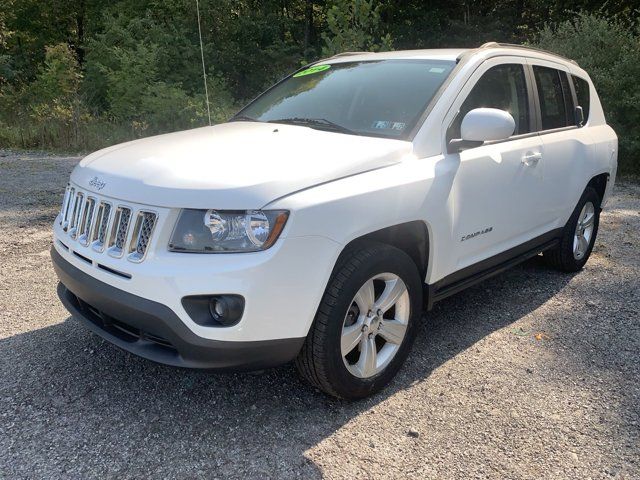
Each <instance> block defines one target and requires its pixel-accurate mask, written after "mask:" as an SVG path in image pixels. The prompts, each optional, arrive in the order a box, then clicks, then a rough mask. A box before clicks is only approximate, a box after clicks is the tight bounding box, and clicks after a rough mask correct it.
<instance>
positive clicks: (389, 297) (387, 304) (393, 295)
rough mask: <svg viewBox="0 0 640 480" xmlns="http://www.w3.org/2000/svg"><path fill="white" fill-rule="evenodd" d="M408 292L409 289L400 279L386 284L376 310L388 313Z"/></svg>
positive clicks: (376, 304)
mask: <svg viewBox="0 0 640 480" xmlns="http://www.w3.org/2000/svg"><path fill="white" fill-rule="evenodd" d="M406 291H407V287H406V286H405V285H404V282H403V281H402V280H400V278H394V279H393V280H388V281H387V282H385V286H384V290H383V292H382V293H381V294H380V298H378V300H377V301H376V303H375V309H376V310H377V309H380V310H382V311H383V312H386V311H387V310H389V309H390V308H391V307H393V306H394V305H395V304H396V302H397V301H398V299H399V298H400V297H401V296H402V294H403V293H404V292H406Z"/></svg>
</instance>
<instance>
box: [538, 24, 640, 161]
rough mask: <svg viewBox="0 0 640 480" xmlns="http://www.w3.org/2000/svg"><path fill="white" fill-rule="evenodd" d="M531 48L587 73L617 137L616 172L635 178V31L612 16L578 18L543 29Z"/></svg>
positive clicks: (638, 62) (639, 37)
mask: <svg viewBox="0 0 640 480" xmlns="http://www.w3.org/2000/svg"><path fill="white" fill-rule="evenodd" d="M537 45H538V46H540V47H541V48H544V49H547V50H551V51H554V52H557V53H560V54H562V55H565V56H567V57H569V58H572V59H574V60H576V61H577V62H578V64H579V65H580V66H581V67H582V68H583V69H585V70H586V71H587V72H588V73H589V76H590V77H591V79H592V80H593V83H594V85H595V87H596V90H597V91H598V94H599V96H600V100H601V102H602V106H603V108H604V111H605V115H606V117H607V122H608V123H609V124H610V125H611V126H612V127H613V128H614V129H615V130H616V132H617V134H618V137H619V146H620V153H619V165H620V171H621V172H623V173H625V172H626V173H634V174H640V83H639V82H638V79H640V32H639V31H638V30H637V29H635V30H634V29H632V28H629V27H628V26H626V25H625V24H624V23H622V21H621V20H620V19H618V18H615V17H614V18H609V19H607V18H605V17H603V16H602V15H601V14H587V13H581V14H579V15H577V16H576V18H575V19H574V20H570V21H565V22H562V23H560V24H558V25H555V26H550V25H547V26H545V27H544V28H543V29H542V31H541V32H540V35H539V37H538V39H537Z"/></svg>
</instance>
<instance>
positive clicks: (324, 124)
mask: <svg viewBox="0 0 640 480" xmlns="http://www.w3.org/2000/svg"><path fill="white" fill-rule="evenodd" d="M269 123H287V124H291V125H302V126H305V127H310V128H319V129H324V130H330V131H334V132H340V133H348V134H350V135H359V133H357V132H354V131H353V130H351V129H349V128H347V127H343V126H342V125H339V124H337V123H335V122H332V121H331V120H327V119H326V118H301V117H292V118H279V119H277V120H269Z"/></svg>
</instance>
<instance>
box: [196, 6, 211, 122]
mask: <svg viewBox="0 0 640 480" xmlns="http://www.w3.org/2000/svg"><path fill="white" fill-rule="evenodd" d="M196 12H198V38H199V39H200V57H201V58H202V80H203V81H204V98H205V100H206V102H207V118H208V119H209V126H211V110H210V109H209V90H208V88H207V68H206V67H205V66H204V47H203V45H202V27H201V26H200V3H199V2H198V0H196Z"/></svg>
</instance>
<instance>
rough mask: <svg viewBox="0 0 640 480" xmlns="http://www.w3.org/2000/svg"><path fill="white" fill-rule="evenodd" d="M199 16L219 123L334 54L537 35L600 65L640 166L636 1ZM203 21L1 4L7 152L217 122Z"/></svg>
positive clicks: (239, 10)
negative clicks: (207, 102)
mask: <svg viewBox="0 0 640 480" xmlns="http://www.w3.org/2000/svg"><path fill="white" fill-rule="evenodd" d="M576 10H580V11H584V12H591V13H595V16H593V15H587V14H580V15H578V14H576V13H575V11H576ZM200 13H201V19H202V37H203V42H204V56H205V64H206V68H207V73H208V78H207V84H208V88H209V96H210V101H211V112H212V119H213V121H215V122H220V121H223V120H225V119H226V118H228V117H229V116H231V115H232V114H233V112H234V110H236V109H237V107H238V106H239V105H241V104H243V103H245V102H246V101H247V100H249V99H251V98H253V97H255V96H256V95H257V94H258V93H260V91H262V90H264V89H265V88H267V87H268V86H269V85H270V84H272V83H273V82H274V81H276V80H277V79H279V78H281V77H282V76H283V75H284V74H286V73H288V72H290V71H291V70H293V69H295V68H297V67H299V66H300V65H302V64H306V63H308V62H310V61H314V60H317V59H318V58H320V57H321V56H329V55H333V54H335V53H339V52H342V51H353V50H374V51H379V50H387V49H390V48H400V49H402V48H434V47H465V46H466V47H473V46H477V45H479V44H481V43H483V42H485V41H490V40H495V41H508V42H514V43H521V42H524V41H532V40H536V41H538V42H539V43H540V44H541V45H542V46H543V47H545V48H548V49H552V50H556V51H558V52H561V53H563V54H566V55H568V56H570V57H572V58H575V59H576V60H578V61H579V62H580V64H581V65H582V66H583V67H584V68H585V69H586V70H587V71H588V72H589V73H590V75H591V76H592V78H593V80H594V82H595V84H596V86H597V88H598V91H599V93H600V95H601V98H602V102H603V104H604V108H605V113H606V114H607V118H608V120H609V121H610V123H611V124H612V125H613V126H614V128H616V131H617V132H618V134H619V136H620V148H621V151H620V166H621V172H623V173H624V172H625V171H632V170H634V171H636V172H638V166H637V165H638V162H637V159H638V158H639V157H640V155H639V152H640V145H639V142H640V132H639V131H638V125H640V117H639V115H640V113H639V112H638V108H639V105H640V98H638V95H640V93H639V92H640V85H639V84H640V82H638V81H637V78H640V76H639V74H640V72H639V71H638V69H639V68H640V58H639V57H638V55H639V53H638V52H640V47H639V45H638V30H637V24H638V19H639V16H640V10H639V9H638V5H637V0H616V1H615V2H612V1H611V0H576V1H574V2H558V1H557V0H536V1H534V2H524V1H522V0H498V1H490V0H475V1H473V2H470V1H464V2H463V1H450V0H432V1H430V2H424V1H421V0H406V1H402V2H400V1H395V0H278V1H275V0H200ZM196 22H197V18H196V11H195V2H194V0H91V1H88V0H75V1H68V0H2V7H0V147H6V146H16V147H23V148H27V147H28V148H32V147H36V148H56V149H65V150H92V149H96V148H99V147H102V146H106V145H109V144H113V143H116V142H120V141H124V140H129V139H132V138H137V137H140V136H144V135H152V134H156V133H163V132H168V131H173V130H179V129H184V128H192V127H197V126H202V125H206V122H207V116H206V105H205V99H204V89H203V83H202V65H201V60H200V44H199V40H198V28H197V23H196ZM538 32H540V35H539V36H538ZM633 161H635V163H633Z"/></svg>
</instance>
